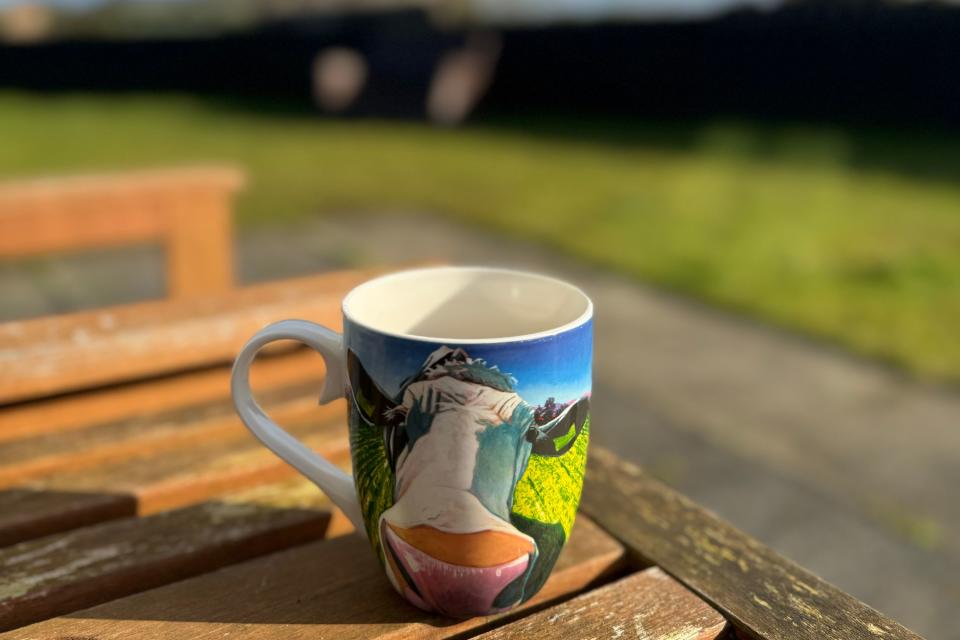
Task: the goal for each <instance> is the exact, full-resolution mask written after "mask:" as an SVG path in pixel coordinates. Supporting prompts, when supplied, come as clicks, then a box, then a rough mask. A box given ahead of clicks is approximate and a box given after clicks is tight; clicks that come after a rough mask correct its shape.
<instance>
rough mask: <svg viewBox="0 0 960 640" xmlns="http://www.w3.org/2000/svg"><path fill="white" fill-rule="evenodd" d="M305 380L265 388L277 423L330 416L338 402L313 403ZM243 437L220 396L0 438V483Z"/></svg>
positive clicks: (243, 430)
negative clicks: (175, 408)
mask: <svg viewBox="0 0 960 640" xmlns="http://www.w3.org/2000/svg"><path fill="white" fill-rule="evenodd" d="M318 388H319V387H318V386H317V385H316V384H314V383H310V384H308V385H307V386H304V387H295V388H292V389H291V388H287V389H284V390H283V391H282V392H275V393H273V394H270V398H269V400H270V401H269V402H264V407H265V409H266V410H267V411H268V412H270V415H272V416H274V419H276V420H277V421H279V422H280V423H284V422H288V421H296V420H300V419H302V418H303V417H305V416H314V417H316V418H317V419H322V420H329V419H333V418H335V417H336V415H335V411H336V410H337V409H340V407H332V406H328V407H322V408H321V407H317V400H316V390H317V389H318ZM241 438H243V439H248V438H249V432H248V431H247V429H246V428H245V427H244V426H243V423H242V422H241V421H240V419H239V418H238V417H237V415H236V413H235V411H234V409H233V405H232V404H231V403H229V402H219V403H213V404H210V405H206V406H203V407H192V408H190V409H187V410H184V411H180V412H177V413H174V414H172V415H171V414H168V415H165V416H161V417H159V418H133V419H127V420H120V421H117V422H112V423H108V424H104V425H98V426H95V427H89V428H87V429H82V430H74V431H67V432H64V433H54V434H45V435H42V436H36V437H33V438H24V439H21V440H13V441H8V442H5V443H0V488H3V487H8V486H11V485H14V484H23V483H25V482H28V481H30V480H32V479H34V478H37V477H42V476H44V475H49V474H51V473H54V472H57V471H65V470H80V469H86V468H89V467H93V466H97V465H103V464H105V463H109V462H114V461H122V460H125V459H128V458H135V457H138V456H140V455H142V454H143V452H145V451H149V452H150V454H151V455H158V454H161V453H164V452H171V453H170V455H175V451H176V450H177V449H182V448H187V447H194V446H197V445H199V444H203V443H206V442H211V441H216V442H218V443H226V442H231V441H234V440H238V439H241Z"/></svg>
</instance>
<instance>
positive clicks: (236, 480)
mask: <svg viewBox="0 0 960 640" xmlns="http://www.w3.org/2000/svg"><path fill="white" fill-rule="evenodd" d="M342 402H343V401H342V400H341V401H338V402H335V403H331V405H328V406H326V407H322V408H321V407H315V408H314V411H312V412H310V413H306V414H304V415H302V416H300V417H298V418H296V419H291V420H289V421H287V422H286V423H285V424H284V427H285V428H286V429H287V431H289V432H290V434H291V435H293V436H295V437H297V438H299V439H301V440H302V441H303V442H304V444H306V445H307V446H308V447H311V448H313V449H314V450H315V451H318V452H319V453H320V454H321V455H323V456H325V457H327V458H329V459H331V461H333V462H335V463H336V462H342V461H344V460H346V459H347V457H348V456H349V442H348V439H347V428H346V425H345V424H344V419H343V416H344V411H345V410H344V408H343V404H342ZM295 473H296V472H295V471H294V470H293V468H292V467H290V466H289V465H287V463H285V462H283V461H282V460H281V459H280V458H278V457H277V456H276V455H275V454H274V453H273V452H271V451H270V450H268V449H267V448H265V447H264V446H263V445H261V444H260V443H259V442H257V441H256V440H254V438H253V437H252V436H248V437H246V438H243V439H241V440H238V441H236V442H230V443H220V442H210V443H206V444H201V445H198V446H195V447H190V448H189V449H186V450H181V451H178V452H177V453H176V455H170V454H166V453H160V454H157V455H154V454H153V453H152V452H150V451H145V452H143V454H142V455H140V456H136V457H133V458H130V459H127V460H124V461H121V462H115V463H111V464H104V465H100V466H97V467H93V468H90V469H83V470H79V471H64V472H58V473H54V474H50V475H48V476H45V477H43V478H40V479H38V480H35V481H34V482H31V483H30V484H28V485H27V488H32V489H49V490H54V491H82V492H90V493H97V492H100V493H104V492H111V493H125V494H128V495H132V496H134V498H135V499H136V501H137V511H138V513H140V514H150V513H156V512H158V511H162V510H165V509H172V508H176V507H180V506H183V505H187V504H191V503H194V502H199V501H201V500H206V499H208V498H211V497H213V496H217V495H220V494H223V493H226V492H229V491H237V490H240V489H243V488H247V487H252V486H255V485H258V484H264V483H269V482H275V481H279V480H283V479H286V478H289V477H292V476H293V475H294V474H295Z"/></svg>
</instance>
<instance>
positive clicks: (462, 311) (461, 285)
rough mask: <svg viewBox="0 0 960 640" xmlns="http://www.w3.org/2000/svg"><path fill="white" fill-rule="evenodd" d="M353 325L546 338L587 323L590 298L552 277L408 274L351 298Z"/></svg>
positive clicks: (372, 284) (448, 335) (498, 272)
mask: <svg viewBox="0 0 960 640" xmlns="http://www.w3.org/2000/svg"><path fill="white" fill-rule="evenodd" d="M343 313H344V315H345V316H346V317H347V319H349V320H350V321H351V322H354V323H356V324H359V325H361V326H364V327H366V328H368V329H371V330H373V331H376V332H378V333H385V334H390V335H398V336H402V337H406V338H412V339H418V338H419V339H422V340H429V341H433V342H458V343H469V342H503V341H511V340H530V339H536V338H540V337H546V336H548V335H551V334H554V333H560V332H562V331H566V330H568V329H572V328H574V327H576V326H579V325H581V324H583V323H585V322H587V321H588V320H589V319H590V317H591V316H592V314H593V304H592V303H591V302H590V298H588V297H587V295H586V294H585V293H584V292H583V291H581V290H580V289H578V288H577V287H575V286H573V285H571V284H569V283H566V282H563V281H562V280H557V279H555V278H550V277H547V276H541V275H537V274H534V273H527V272H523V271H511V270H506V269H490V268H484V267H435V268H429V269H414V270H411V271H401V272H398V273H393V274H390V275H386V276H382V277H379V278H375V279H373V280H370V281H369V282H366V283H364V284H362V285H360V286H359V287H357V288H356V289H354V290H353V291H351V292H350V293H349V294H347V297H346V298H344V301H343Z"/></svg>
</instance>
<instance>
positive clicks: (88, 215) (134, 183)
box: [0, 167, 244, 257]
mask: <svg viewBox="0 0 960 640" xmlns="http://www.w3.org/2000/svg"><path fill="white" fill-rule="evenodd" d="M243 181H244V178H243V174H242V173H241V172H240V171H238V170H236V169H230V168H221V167H208V168H201V167H197V168H184V169H176V170H164V171H140V172H128V173H118V174H113V175H101V176H83V177H73V178H45V179H39V180H25V181H16V182H12V181H11V182H3V183H0V256H7V257H21V256H29V255H34V254H37V253H47V252H54V251H67V250H77V249H86V248H92V247H104V246H114V245H121V244H130V243H134V242H144V241H149V240H159V239H161V238H164V237H165V236H166V235H167V234H168V233H169V232H170V230H171V223H170V220H169V219H168V218H169V215H170V214H171V213H173V212H175V211H176V210H177V209H178V208H179V207H180V206H182V203H189V202H190V201H191V200H194V199H196V198H198V197H199V198H201V199H203V196H204V195H205V194H211V193H212V194H218V195H219V196H220V197H221V198H223V199H227V198H229V196H230V195H232V194H233V193H234V192H235V191H237V189H239V188H240V186H242V184H243ZM193 211H194V212H195V213H197V214H200V215H202V214H203V213H204V210H203V209H202V208H196V207H195V208H193Z"/></svg>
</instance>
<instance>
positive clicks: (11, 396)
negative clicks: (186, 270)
mask: <svg viewBox="0 0 960 640" xmlns="http://www.w3.org/2000/svg"><path fill="white" fill-rule="evenodd" d="M372 274H373V272H369V271H367V272H363V271H349V272H336V273H330V274H325V275H322V276H315V277H310V278H299V279H295V280H290V281H284V282H282V283H273V284H268V285H256V286H253V287H247V288H245V289H243V290H237V291H234V292H230V293H228V294H222V295H219V296H205V297H202V298H188V299H185V300H177V301H160V302H149V303H141V304H134V305H126V306H124V307H115V308H112V309H109V310H101V311H93V312H82V313H77V314H70V315H68V316H54V317H48V318H40V319H37V320H28V321H23V322H8V323H4V324H2V325H0V370H6V369H11V370H13V368H14V367H15V370H16V371H17V375H16V376H4V377H3V378H0V403H7V402H13V401H22V400H25V399H29V398H35V397H39V396H44V395H52V394H56V393H63V392H67V391H73V390H77V389H82V388H91V387H96V386H100V385H105V384H111V383H117V382H125V381H129V380H131V379H136V378H142V377H149V376H157V375H161V374H165V373H170V372H174V371H180V370H184V369H189V368H196V367H203V366H210V365H213V364H222V363H229V362H230V361H232V359H233V357H234V356H235V355H236V353H237V351H238V350H239V349H240V347H241V346H242V345H243V344H244V342H246V340H247V339H248V338H249V337H250V335H252V334H253V333H254V332H255V331H257V330H258V329H260V328H261V327H263V326H264V325H266V324H268V323H270V322H272V321H275V320H279V319H282V318H290V317H302V318H309V319H311V320H314V321H316V322H320V323H322V324H326V325H327V326H330V327H332V328H335V329H336V328H339V327H340V324H341V314H340V300H341V298H342V297H343V294H344V293H345V292H346V291H348V290H349V289H350V288H352V287H353V286H355V285H356V284H359V283H360V282H362V281H364V280H366V279H368V278H369V277H370V276H371V275H372Z"/></svg>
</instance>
